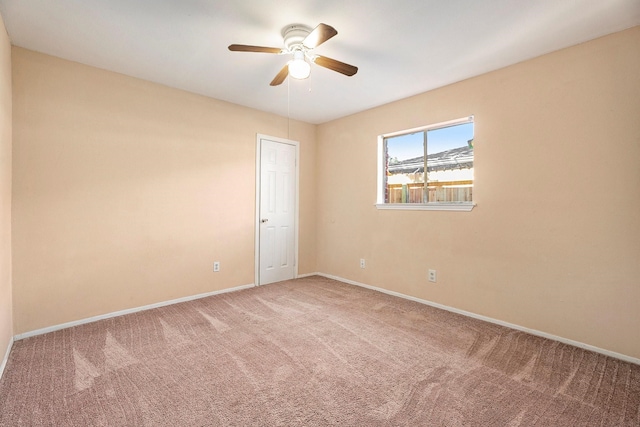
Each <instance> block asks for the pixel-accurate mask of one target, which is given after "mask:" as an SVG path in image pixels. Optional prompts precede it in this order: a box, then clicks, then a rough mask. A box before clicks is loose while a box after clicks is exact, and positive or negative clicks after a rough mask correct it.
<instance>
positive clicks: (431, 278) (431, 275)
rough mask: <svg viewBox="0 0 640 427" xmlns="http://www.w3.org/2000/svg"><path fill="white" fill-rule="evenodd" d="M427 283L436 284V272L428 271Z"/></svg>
mask: <svg viewBox="0 0 640 427" xmlns="http://www.w3.org/2000/svg"><path fill="white" fill-rule="evenodd" d="M429 281H430V282H434V283H435V282H436V271H435V270H429Z"/></svg>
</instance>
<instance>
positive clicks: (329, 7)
mask: <svg viewBox="0 0 640 427" xmlns="http://www.w3.org/2000/svg"><path fill="white" fill-rule="evenodd" d="M0 13H2V16H3V18H4V22H5V26H6V27H7V31H8V33H9V37H10V38H11V42H12V43H13V44H14V45H16V46H20V47H24V48H27V49H31V50H35V51H38V52H43V53H47V54H50V55H54V56H57V57H60V58H65V59H69V60H72V61H77V62H81V63H84V64H88V65H92V66H95V67H99V68H103V69H107V70H112V71H116V72H119V73H123V74H127V75H130V76H134V77H139V78H141V79H145V80H149V81H153V82H157V83H161V84H164V85H167V86H171V87H175V88H179V89H184V90H187V91H190V92H195V93H199V94H202V95H206V96H210V97H213V98H217V99H221V100H225V101H229V102H233V103H237V104H241V105H245V106H249V107H253V108H257V109H260V110H264V111H268V112H273V113H276V114H279V115H282V116H287V115H288V110H289V111H290V113H289V114H290V117H291V118H295V119H299V120H303V121H306V122H309V123H323V122H326V121H329V120H332V119H336V118H339V117H343V116H346V115H349V114H352V113H356V112H358V111H362V110H365V109H368V108H371V107H375V106H378V105H382V104H385V103H388V102H391V101H394V100H397V99H401V98H406V97H408V96H411V95H415V94H418V93H421V92H425V91H428V90H431V89H434V88H437V87H441V86H444V85H447V84H450V83H454V82H456V81H460V80H463V79H466V78H469V77H472V76H476V75H479V74H482V73H486V72H488V71H491V70H495V69H498V68H502V67H505V66H507V65H510V64H514V63H517V62H520V61H523V60H526V59H529V58H533V57H536V56H539V55H542V54H545V53H548V52H551V51H554V50H558V49H561V48H564V47H568V46H572V45H575V44H578V43H581V42H584V41H587V40H591V39H594V38H596V37H600V36H603V35H606V34H609V33H613V32H616V31H620V30H623V29H626V28H630V27H633V26H636V25H640V1H639V0H482V1H480V0H375V1H374V0H297V1H291V0H28V1H26V0H0ZM320 22H323V23H326V24H329V25H331V26H333V27H335V28H336V30H338V35H337V36H335V37H334V38H332V39H331V40H329V41H327V42H326V43H325V44H323V45H322V46H320V47H318V48H317V49H316V50H315V53H317V54H320V55H323V56H328V57H330V58H334V59H337V60H340V61H343V62H346V63H349V64H353V65H356V66H358V67H359V71H358V73H357V74H356V75H355V76H353V77H346V76H343V75H342V74H338V73H336V72H333V71H330V70H327V69H325V68H321V67H319V66H317V65H314V66H313V68H312V71H311V77H310V78H309V79H307V80H292V79H287V81H285V83H284V84H282V85H281V86H278V87H271V86H269V82H270V81H271V80H272V79H273V77H274V76H275V75H276V73H277V72H278V71H279V70H280V69H281V68H282V67H283V65H284V64H285V63H286V61H287V60H288V57H286V56H279V55H269V54H261V53H244V52H230V51H229V50H228V49H227V46H228V45H229V44H232V43H238V44H251V45H260V46H272V47H281V46H282V37H281V34H280V32H281V30H282V28H283V27H285V26H287V25H289V24H292V23H301V24H305V25H307V26H309V27H315V26H316V25H317V24H318V23H320ZM289 83H290V84H289ZM288 91H290V98H289V99H290V101H289V102H288V101H287V100H288V96H287V92H288ZM288 104H290V106H289V107H288Z"/></svg>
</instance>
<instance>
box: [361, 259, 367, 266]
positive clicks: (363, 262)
mask: <svg viewBox="0 0 640 427" xmlns="http://www.w3.org/2000/svg"><path fill="white" fill-rule="evenodd" d="M365 265H366V263H365V261H364V258H360V268H364V267H365Z"/></svg>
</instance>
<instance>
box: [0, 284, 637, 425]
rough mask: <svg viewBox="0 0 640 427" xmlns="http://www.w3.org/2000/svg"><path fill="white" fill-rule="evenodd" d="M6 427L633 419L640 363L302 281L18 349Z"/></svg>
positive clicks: (2, 387)
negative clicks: (636, 363) (626, 361)
mask: <svg viewBox="0 0 640 427" xmlns="http://www.w3.org/2000/svg"><path fill="white" fill-rule="evenodd" d="M0 425H2V426H22V425H24V426H94V425H99V426H152V425H153V426H323V425H340V426H452V427H453V426H581V427H582V426H607V427H609V426H640V366H638V365H633V364H629V363H625V362H622V361H619V360H615V359H611V358H608V357H605V356H602V355H599V354H595V353H591V352H588V351H584V350H581V349H578V348H575V347H571V346H568V345H564V344H560V343H558V342H554V341H550V340H546V339H543V338H538V337H534V336H531V335H527V334H524V333H522V332H517V331H513V330H510V329H507V328H504V327H501V326H496V325H493V324H488V323H484V322H481V321H478V320H474V319H469V318H465V317H463V316H459V315H455V314H451V313H448V312H445V311H441V310H437V309H434V308H431V307H428V306H425V305H421V304H418V303H414V302H411V301H406V300H403V299H400V298H395V297H392V296H388V295H385V294H382V293H378V292H374V291H371V290H368V289H363V288H359V287H356V286H351V285H346V284H343V283H339V282H335V281H332V280H328V279H324V278H320V277H309V278H305V279H298V280H293V281H289V282H282V283H279V284H272V285H267V286H263V287H260V288H254V289H249V290H244V291H239V292H234V293H228V294H223V295H217V296H214V297H209V298H205V299H201V300H197V301H192V302H188V303H183V304H177V305H173V306H168V307H164V308H159V309H154V310H149V311H145V312H142V313H136V314H131V315H127V316H122V317H118V318H113V319H108V320H103V321H100V322H95V323H91V324H87V325H83V326H78V327H75V328H71V329H66V330H62V331H57V332H53V333H50V334H46V335H41V336H38V337H34V338H29V339H25V340H22V341H18V342H16V343H15V344H14V347H13V351H12V352H11V355H10V358H9V361H8V364H7V368H6V371H5V374H4V376H3V378H2V380H1V382H0Z"/></svg>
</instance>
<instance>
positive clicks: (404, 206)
mask: <svg viewBox="0 0 640 427" xmlns="http://www.w3.org/2000/svg"><path fill="white" fill-rule="evenodd" d="M475 205H476V204H475V203H377V204H376V205H375V206H376V209H382V210H397V211H461V212H470V211H471V209H473V208H474V207H475Z"/></svg>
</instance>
